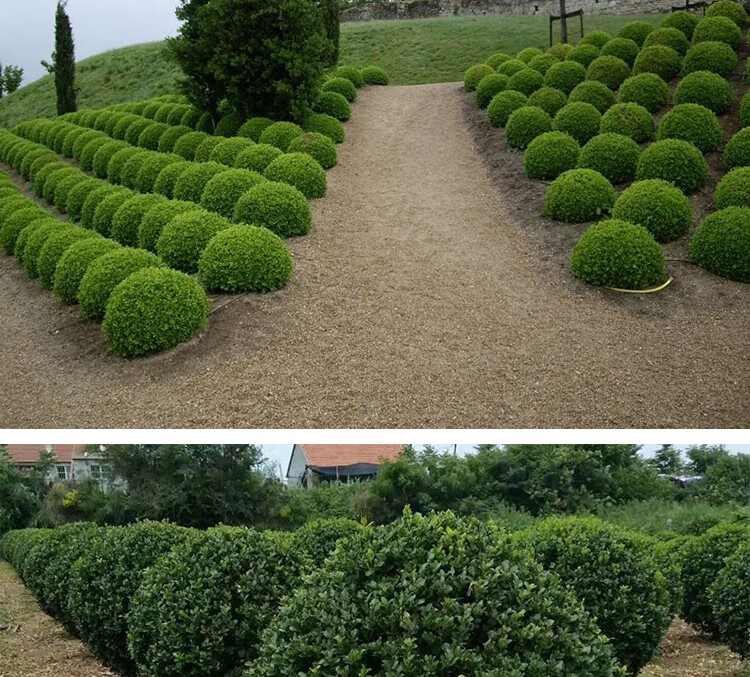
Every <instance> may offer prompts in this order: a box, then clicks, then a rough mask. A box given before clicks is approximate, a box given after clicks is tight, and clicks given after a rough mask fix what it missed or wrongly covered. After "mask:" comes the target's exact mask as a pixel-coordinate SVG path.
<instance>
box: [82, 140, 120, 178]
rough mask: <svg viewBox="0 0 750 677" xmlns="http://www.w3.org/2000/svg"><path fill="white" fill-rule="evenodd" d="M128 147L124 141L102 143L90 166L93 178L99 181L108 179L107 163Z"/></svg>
mask: <svg viewBox="0 0 750 677" xmlns="http://www.w3.org/2000/svg"><path fill="white" fill-rule="evenodd" d="M128 147H129V146H128V145H127V144H126V143H125V142H124V141H107V142H106V143H104V144H103V145H102V146H101V147H100V148H99V150H97V151H96V154H95V155H94V159H93V161H92V165H91V166H92V169H93V170H94V176H96V177H98V178H100V179H106V178H108V176H109V174H108V171H109V169H108V168H109V161H110V160H111V159H112V157H113V156H114V154H115V153H117V152H118V151H121V150H123V149H124V148H128Z"/></svg>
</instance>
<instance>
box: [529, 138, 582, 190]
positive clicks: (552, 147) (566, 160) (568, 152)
mask: <svg viewBox="0 0 750 677" xmlns="http://www.w3.org/2000/svg"><path fill="white" fill-rule="evenodd" d="M580 150H581V147H580V146H579V145H578V142H577V141H576V140H575V139H574V138H573V137H572V136H570V135H569V134H565V133H564V132H545V133H544V134H540V135H539V136H537V137H536V138H535V139H534V140H533V141H532V142H531V143H529V145H528V147H527V148H526V152H525V153H524V156H523V170H524V172H526V176H528V177H529V178H530V179H542V180H551V179H555V178H557V177H558V176H559V175H560V174H562V173H563V172H566V171H568V170H569V169H573V168H574V167H575V166H576V165H577V164H578V154H579V152H580Z"/></svg>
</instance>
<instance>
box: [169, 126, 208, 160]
mask: <svg viewBox="0 0 750 677" xmlns="http://www.w3.org/2000/svg"><path fill="white" fill-rule="evenodd" d="M208 138H212V137H209V136H208V134H206V133H205V132H190V133H189V134H185V135H184V136H181V137H180V138H179V139H177V141H176V142H175V144H174V148H173V150H174V153H175V155H179V156H181V157H184V158H185V159H186V160H189V161H191V162H192V161H193V160H195V152H196V151H197V150H198V147H199V146H200V145H201V144H202V143H203V142H204V141H205V140H206V139H208ZM217 145H218V144H217Z"/></svg>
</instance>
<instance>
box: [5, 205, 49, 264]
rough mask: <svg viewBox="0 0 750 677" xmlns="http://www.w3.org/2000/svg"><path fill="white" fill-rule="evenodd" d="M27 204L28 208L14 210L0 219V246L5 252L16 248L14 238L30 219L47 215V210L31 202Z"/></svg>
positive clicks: (9, 252) (16, 237) (10, 252)
mask: <svg viewBox="0 0 750 677" xmlns="http://www.w3.org/2000/svg"><path fill="white" fill-rule="evenodd" d="M28 205H29V206H28V208H26V209H18V210H15V211H14V212H13V213H12V214H10V215H9V216H7V217H5V218H4V219H3V220H2V221H0V223H2V227H1V228H0V246H2V248H3V251H4V252H5V253H6V254H9V255H12V254H13V252H14V251H15V249H16V240H17V239H18V236H19V235H20V233H21V231H22V230H23V229H24V228H26V226H28V225H29V224H30V223H31V222H32V221H38V220H39V219H41V218H45V217H47V216H49V214H48V213H47V212H45V211H44V210H43V209H40V208H39V207H36V206H33V205H32V203H31V202H29V203H28Z"/></svg>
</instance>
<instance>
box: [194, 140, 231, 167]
mask: <svg viewBox="0 0 750 677" xmlns="http://www.w3.org/2000/svg"><path fill="white" fill-rule="evenodd" d="M224 141H226V139H225V138H224V137H223V136H207V137H206V138H204V139H203V141H202V142H201V143H200V144H199V145H198V147H197V148H196V149H195V158H194V159H195V161H196V162H208V159H209V157H211V153H212V152H213V149H214V148H216V146H218V145H219V144H220V143H223V142H224Z"/></svg>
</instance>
